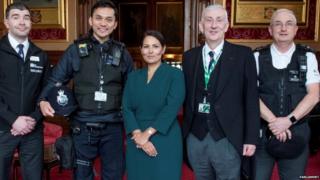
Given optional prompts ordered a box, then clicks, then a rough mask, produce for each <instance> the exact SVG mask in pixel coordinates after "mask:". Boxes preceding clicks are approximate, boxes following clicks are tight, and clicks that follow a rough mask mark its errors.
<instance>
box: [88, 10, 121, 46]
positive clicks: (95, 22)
mask: <svg viewBox="0 0 320 180" xmlns="http://www.w3.org/2000/svg"><path fill="white" fill-rule="evenodd" d="M89 24H90V26H91V27H92V30H93V36H94V37H95V38H96V39H97V40H98V41H99V42H101V43H103V42H105V41H107V40H108V39H109V37H110V35H111V33H112V32H113V30H115V29H116V28H117V25H118V23H117V21H116V17H115V12H114V10H113V9H112V8H110V7H101V8H97V9H95V11H94V12H93V14H92V16H91V17H90V18H89Z"/></svg>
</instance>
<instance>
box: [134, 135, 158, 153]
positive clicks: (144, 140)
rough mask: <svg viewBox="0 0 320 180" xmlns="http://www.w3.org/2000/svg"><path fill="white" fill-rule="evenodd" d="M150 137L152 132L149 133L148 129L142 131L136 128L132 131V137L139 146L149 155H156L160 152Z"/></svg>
mask: <svg viewBox="0 0 320 180" xmlns="http://www.w3.org/2000/svg"><path fill="white" fill-rule="evenodd" d="M150 137H151V134H149V133H148V132H147V130H145V131H144V132H141V130H135V131H134V132H132V137H131V139H132V140H134V142H135V143H136V147H137V148H141V149H142V150H143V151H144V152H145V153H146V154H148V155H149V156H152V157H155V156H157V154H158V152H157V149H156V148H155V146H154V145H153V143H152V142H151V141H149V139H150Z"/></svg>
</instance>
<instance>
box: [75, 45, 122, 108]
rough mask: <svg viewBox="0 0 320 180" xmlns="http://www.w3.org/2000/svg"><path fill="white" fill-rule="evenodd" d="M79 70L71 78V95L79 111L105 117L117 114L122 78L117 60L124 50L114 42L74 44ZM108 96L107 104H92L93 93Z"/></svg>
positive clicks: (95, 102) (94, 102) (119, 104)
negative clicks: (77, 53)
mask: <svg viewBox="0 0 320 180" xmlns="http://www.w3.org/2000/svg"><path fill="white" fill-rule="evenodd" d="M76 45H77V47H78V50H79V56H80V69H79V71H77V72H75V74H74V93H75V97H76V99H77V101H78V103H79V107H80V110H81V111H89V112H95V113H97V114H107V113H111V112H116V111H120V106H121V97H122V88H123V76H122V72H121V66H120V58H121V54H122V51H123V48H124V46H123V45H122V44H120V43H118V42H115V41H113V40H109V41H108V42H107V43H105V44H98V43H92V40H82V41H78V42H76ZM99 91H102V92H104V93H106V94H107V98H106V101H97V100H95V93H96V92H99Z"/></svg>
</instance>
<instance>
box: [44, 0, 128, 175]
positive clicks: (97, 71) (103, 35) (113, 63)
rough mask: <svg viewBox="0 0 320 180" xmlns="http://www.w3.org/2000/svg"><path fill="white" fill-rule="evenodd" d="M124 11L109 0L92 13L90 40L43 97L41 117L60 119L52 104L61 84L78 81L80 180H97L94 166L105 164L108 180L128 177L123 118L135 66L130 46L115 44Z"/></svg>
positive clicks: (72, 53)
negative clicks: (125, 92) (50, 99)
mask: <svg viewBox="0 0 320 180" xmlns="http://www.w3.org/2000/svg"><path fill="white" fill-rule="evenodd" d="M117 17H118V11H117V9H116V6H115V5H114V4H113V3H112V2H111V1H107V0H101V1H97V3H96V4H94V5H93V7H92V8H91V16H90V18H89V24H90V26H91V30H90V31H89V33H88V37H86V38H81V39H78V40H76V41H75V42H74V43H73V44H72V45H70V47H69V48H68V49H67V50H66V51H65V53H64V55H63V57H62V59H61V60H60V61H59V63H58V64H57V65H56V66H55V68H54V69H53V72H52V75H51V77H50V79H49V83H48V85H47V86H46V87H45V89H44V90H43V92H42V95H41V99H42V101H40V107H41V111H42V113H43V114H44V115H45V116H54V113H55V110H54V108H53V107H51V105H50V103H49V102H48V101H46V98H47V94H48V92H49V91H50V89H51V88H52V87H54V85H55V84H56V83H62V84H66V83H67V82H69V80H70V79H73V91H74V95H75V99H76V101H77V102H78V109H77V110H76V111H75V112H74V113H73V116H72V130H73V141H74V146H75V151H76V168H75V172H74V177H75V179H77V180H79V179H86V180H87V179H94V174H93V168H92V165H93V161H94V159H95V158H96V157H97V156H100V157H101V161H102V179H109V180H120V179H121V178H122V175H123V169H124V165H123V162H124V160H123V140H122V133H123V132H122V131H123V130H122V117H121V114H120V106H121V97H122V90H123V85H124V81H125V80H126V78H127V74H128V73H129V72H130V71H131V70H132V68H133V63H132V58H131V57H130V55H129V53H128V51H127V50H126V48H125V47H124V45H123V44H122V43H120V42H117V41H115V40H113V39H111V38H110V35H111V33H112V32H113V31H114V30H115V29H116V27H117Z"/></svg>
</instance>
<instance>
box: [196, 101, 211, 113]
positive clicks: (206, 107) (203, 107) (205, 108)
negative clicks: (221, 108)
mask: <svg viewBox="0 0 320 180" xmlns="http://www.w3.org/2000/svg"><path fill="white" fill-rule="evenodd" d="M198 112H199V113H205V114H209V113H210V104H209V103H199V106H198Z"/></svg>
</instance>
